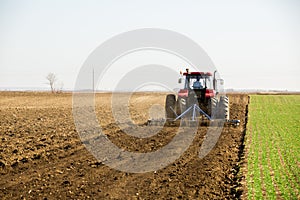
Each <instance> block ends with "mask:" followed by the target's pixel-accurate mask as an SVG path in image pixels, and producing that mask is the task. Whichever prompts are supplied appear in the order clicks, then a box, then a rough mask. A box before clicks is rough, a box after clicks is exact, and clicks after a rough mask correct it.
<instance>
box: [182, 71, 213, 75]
mask: <svg viewBox="0 0 300 200" xmlns="http://www.w3.org/2000/svg"><path fill="white" fill-rule="evenodd" d="M183 75H184V76H187V75H202V76H203V75H204V76H212V73H210V72H188V73H187V72H184V73H183Z"/></svg>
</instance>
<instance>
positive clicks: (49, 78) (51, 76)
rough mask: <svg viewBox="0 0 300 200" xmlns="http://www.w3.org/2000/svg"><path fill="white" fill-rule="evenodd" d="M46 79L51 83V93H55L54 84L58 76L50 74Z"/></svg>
mask: <svg viewBox="0 0 300 200" xmlns="http://www.w3.org/2000/svg"><path fill="white" fill-rule="evenodd" d="M46 79H47V80H48V81H49V85H50V88H51V92H52V93H53V92H55V88H54V84H55V82H56V81H57V78H56V75H55V74H54V73H49V74H48V75H47V76H46Z"/></svg>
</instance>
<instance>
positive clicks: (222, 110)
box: [218, 96, 229, 120]
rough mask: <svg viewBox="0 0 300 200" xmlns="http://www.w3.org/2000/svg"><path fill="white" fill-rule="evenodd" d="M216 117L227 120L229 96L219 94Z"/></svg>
mask: <svg viewBox="0 0 300 200" xmlns="http://www.w3.org/2000/svg"><path fill="white" fill-rule="evenodd" d="M218 118H219V119H225V120H229V98H228V97H227V96H221V97H220V100H219V103H218Z"/></svg>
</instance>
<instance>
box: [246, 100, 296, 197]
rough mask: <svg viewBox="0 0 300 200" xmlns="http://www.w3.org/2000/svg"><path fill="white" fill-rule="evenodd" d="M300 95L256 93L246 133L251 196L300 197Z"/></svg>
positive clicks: (247, 178)
mask: <svg viewBox="0 0 300 200" xmlns="http://www.w3.org/2000/svg"><path fill="white" fill-rule="evenodd" d="M299 125H300V95H252V96H251V97H250V104H249V112H248V124H247V133H246V141H245V144H246V155H247V156H246V162H247V165H246V167H245V174H246V186H247V197H248V199H300V193H299V192H300V126H299Z"/></svg>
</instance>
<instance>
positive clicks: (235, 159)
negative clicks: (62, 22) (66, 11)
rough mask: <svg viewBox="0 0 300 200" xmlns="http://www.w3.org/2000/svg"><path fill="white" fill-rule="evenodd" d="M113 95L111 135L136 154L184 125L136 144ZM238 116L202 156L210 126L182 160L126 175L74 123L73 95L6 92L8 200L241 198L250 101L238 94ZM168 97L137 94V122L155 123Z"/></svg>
mask: <svg viewBox="0 0 300 200" xmlns="http://www.w3.org/2000/svg"><path fill="white" fill-rule="evenodd" d="M110 97H111V94H97V95H96V113H97V117H98V119H99V122H100V124H101V126H102V128H103V130H104V132H105V134H106V135H108V136H109V138H110V139H111V140H112V141H113V142H114V143H115V144H116V145H118V146H120V147H122V148H124V149H126V150H130V151H133V152H134V151H136V152H148V151H155V150H156V149H159V148H161V147H162V146H164V145H165V144H167V143H168V142H169V141H170V140H171V139H172V137H174V135H175V133H176V127H166V128H164V129H163V131H162V132H160V133H159V134H157V135H156V136H152V137H151V138H145V139H138V140H136V139H135V140H134V139H133V138H132V137H131V136H128V135H126V134H124V133H122V130H120V128H119V127H118V125H117V124H116V123H115V122H114V119H113V117H112V114H111V110H110ZM229 97H230V114H231V118H233V119H240V120H241V124H240V126H239V127H224V128H223V131H222V134H221V136H220V138H219V140H218V143H217V144H216V146H215V147H214V149H213V150H212V151H210V153H209V154H208V155H207V156H206V157H204V158H203V159H200V158H199V157H198V153H199V149H200V147H201V144H202V142H203V140H204V137H205V135H206V131H207V127H206V126H201V127H199V129H198V131H197V133H196V137H195V139H194V140H193V143H192V144H191V145H190V147H189V148H188V149H187V151H185V152H184V154H183V155H182V156H181V157H180V158H179V159H177V160H176V161H175V162H174V163H172V164H170V165H168V166H167V167H165V168H163V169H160V170H158V171H155V172H147V173H126V172H121V171H117V170H115V169H111V168H109V167H108V166H106V165H104V164H103V163H102V162H100V161H97V160H96V159H95V158H94V157H93V155H92V154H91V153H90V152H89V151H88V150H86V148H85V146H84V145H83V144H82V142H81V140H80V137H79V135H78V133H77V131H76V128H75V125H74V119H73V116H72V94H70V93H61V94H50V93H35V92H0V141H1V142H0V177H1V179H0V199H20V198H21V199H87V198H92V199H110V198H113V199H171V198H178V199H181V198H182V199H234V198H237V197H241V194H243V188H242V187H241V186H240V184H239V180H240V177H238V170H239V166H240V156H241V155H240V154H241V152H242V148H243V146H242V143H243V139H244V133H245V132H244V131H245V123H246V122H245V119H246V117H245V116H246V115H247V105H248V96H247V95H243V94H237V95H230V96H229ZM164 99H165V94H162V93H137V94H135V95H133V96H132V98H131V100H130V102H131V103H130V113H131V117H132V119H133V120H134V121H135V122H136V123H138V124H142V123H144V122H146V121H147V119H148V117H149V114H148V112H147V109H148V108H149V107H150V106H151V105H153V104H163V103H164Z"/></svg>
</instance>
